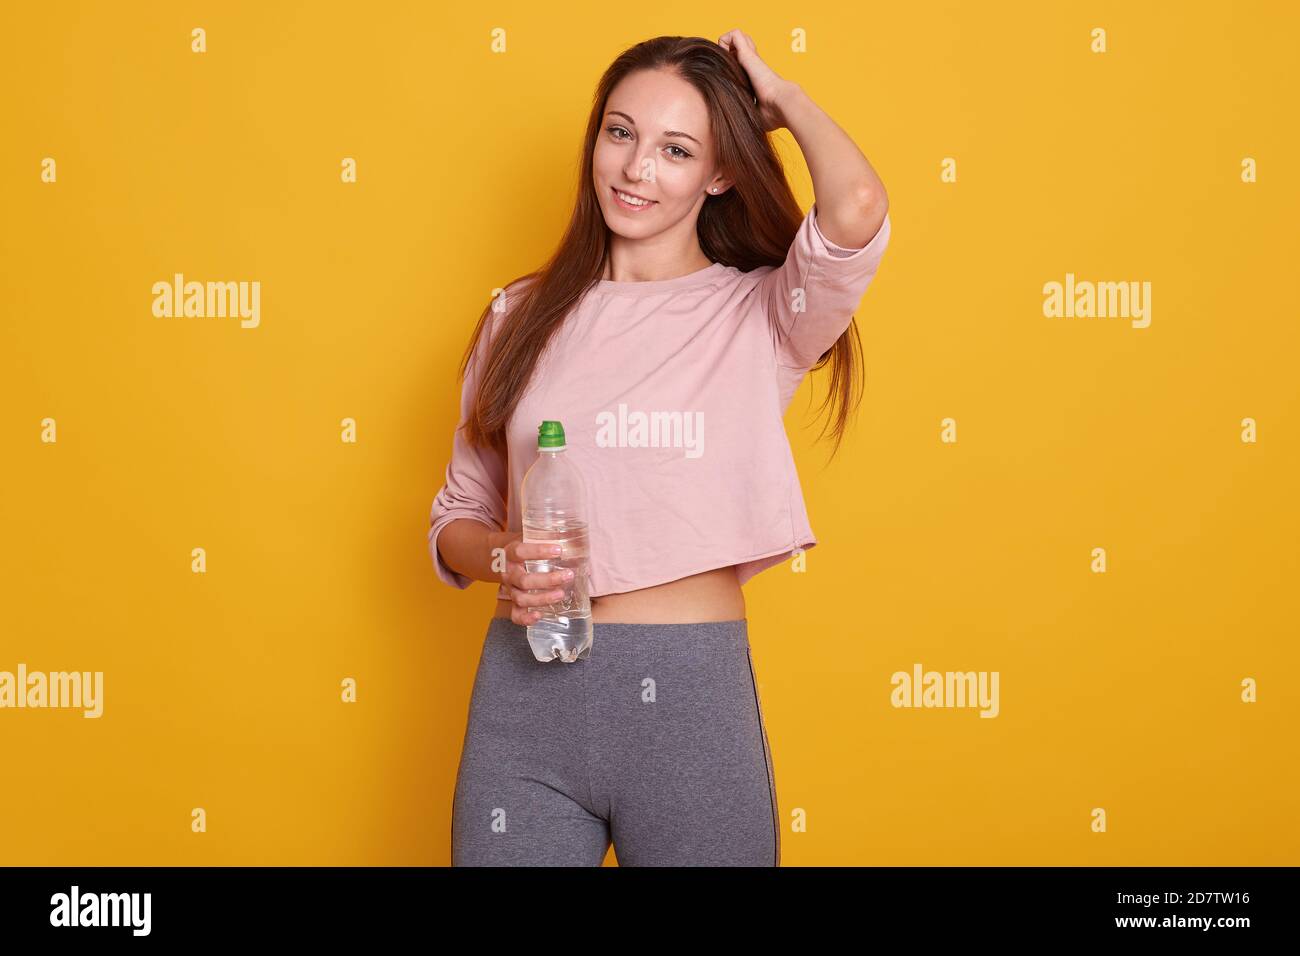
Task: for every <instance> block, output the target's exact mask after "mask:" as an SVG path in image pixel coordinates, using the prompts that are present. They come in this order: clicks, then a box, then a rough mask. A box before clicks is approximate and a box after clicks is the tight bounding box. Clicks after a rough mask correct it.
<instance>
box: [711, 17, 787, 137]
mask: <svg viewBox="0 0 1300 956" xmlns="http://www.w3.org/2000/svg"><path fill="white" fill-rule="evenodd" d="M718 45H719V46H721V47H722V48H723V49H724V50H730V51H731V52H732V53H734V54H735V56H736V59H737V60H739V61H740V66H741V68H742V69H743V70H744V71H745V73H746V75H748V76H749V84H750V86H752V87H753V88H754V96H755V100H756V102H757V105H758V108H759V112H760V113H761V114H762V116H763V128H764V129H765V130H766V131H767V132H769V133H770V132H771V131H772V130H774V129H780V128H781V127H783V126H785V125H786V124H785V116H784V115H783V114H782V112H781V100H782V98H783V96H784V94H785V93H787V92H788V91H789V90H790V89H791V88H793V87H794V86H795V85H796V84H795V83H793V82H792V81H790V80H786V79H782V78H781V77H780V76H777V74H776V71H775V70H773V69H772V68H771V67H770V66H768V65H767V64H766V63H764V62H763V60H762V58H761V57H760V56H759V55H758V48H757V47H755V46H754V41H753V39H752V38H751V37H750V36H749V34H747V33H742V32H741V31H740V30H728V31H727V32H726V33H724V34H723V35H722V36H721V37H719V38H718Z"/></svg>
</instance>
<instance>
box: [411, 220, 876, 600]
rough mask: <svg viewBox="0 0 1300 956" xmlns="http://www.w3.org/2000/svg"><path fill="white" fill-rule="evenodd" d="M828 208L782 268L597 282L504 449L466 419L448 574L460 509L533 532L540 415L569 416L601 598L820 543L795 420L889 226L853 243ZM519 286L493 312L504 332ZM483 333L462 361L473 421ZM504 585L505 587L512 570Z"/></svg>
mask: <svg viewBox="0 0 1300 956" xmlns="http://www.w3.org/2000/svg"><path fill="white" fill-rule="evenodd" d="M816 209H817V207H816V204H814V205H813V207H812V208H811V209H809V211H808V213H807V215H806V216H805V217H804V220H803V222H802V224H801V225H800V227H799V232H798V233H797V235H796V236H795V239H794V242H793V243H792V244H791V247H790V251H789V253H788V255H787V256H786V259H785V262H784V263H783V264H782V265H781V266H779V267H775V268H774V267H772V266H762V267H760V268H757V269H753V270H751V271H750V272H742V271H740V270H739V269H737V268H736V267H734V266H724V265H722V264H721V263H717V262H715V263H713V264H712V265H710V266H708V267H707V268H704V269H701V270H699V271H697V272H693V273H690V274H689V275H684V276H678V277H676V278H672V279H660V280H652V281H648V282H615V281H611V280H608V279H602V280H598V281H597V282H596V284H595V285H593V286H592V288H591V289H590V290H589V291H588V292H587V293H586V294H585V295H584V296H583V297H582V298H581V299H580V300H579V302H578V304H577V305H576V306H575V307H574V309H573V311H571V312H570V313H569V315H567V316H566V317H565V320H564V322H563V323H562V324H561V325H560V328H559V329H558V330H557V331H556V332H555V335H554V337H553V338H552V339H551V340H550V342H549V343H548V344H547V347H546V349H545V350H544V351H543V353H542V355H541V357H540V358H539V359H538V366H537V369H536V371H535V373H534V375H533V377H532V379H531V381H530V382H529V384H528V386H527V387H526V389H525V392H524V395H523V397H522V398H521V399H520V400H519V403H518V405H517V406H516V408H515V411H514V414H513V416H512V417H511V419H510V422H509V424H508V426H507V429H506V438H507V446H508V455H507V457H508V459H509V460H508V462H505V461H502V459H501V456H500V455H499V454H497V453H496V452H492V451H486V450H484V449H481V448H477V447H474V446H471V445H470V444H469V443H468V442H467V441H466V440H465V438H464V435H463V432H462V431H461V429H460V428H459V427H458V428H457V430H456V432H455V435H454V437H453V440H452V450H451V461H450V462H449V463H448V465H447V472H446V483H445V484H444V485H443V487H442V489H441V490H440V491H439V492H438V494H437V497H436V498H435V499H434V502H433V509H432V512H431V514H430V521H429V533H428V539H429V549H430V551H431V552H432V556H433V563H434V567H435V569H436V570H437V574H438V577H439V578H440V579H441V580H442V581H444V582H446V583H447V584H449V585H451V586H453V587H457V588H465V587H468V586H469V584H470V582H471V581H472V580H473V579H472V578H468V577H466V576H464V575H462V574H458V573H456V572H455V571H453V570H452V569H451V568H449V567H448V566H447V564H446V563H445V562H444V561H443V559H442V556H441V555H440V554H439V553H438V534H439V532H440V531H441V530H442V529H443V528H444V527H446V526H447V524H448V523H450V522H451V521H454V520H455V519H457V518H472V519H474V520H475V521H480V522H482V523H483V524H485V525H488V526H489V527H491V528H492V529H493V530H502V529H503V528H506V527H508V529H509V530H511V531H515V532H520V531H521V530H522V527H523V525H522V521H521V512H520V503H519V487H520V484H521V482H522V481H523V477H524V472H526V471H527V470H528V467H529V466H530V465H531V464H532V463H533V461H534V460H536V458H537V426H538V425H539V424H541V422H542V421H543V420H545V419H554V420H556V421H559V422H561V423H563V425H564V433H565V439H566V442H567V446H568V448H567V450H566V451H565V452H564V454H565V455H566V456H567V457H568V458H569V460H570V461H571V462H572V463H573V464H574V465H575V466H576V467H577V468H578V469H580V470H581V472H582V477H583V481H584V483H585V485H586V489H587V520H588V525H589V529H588V533H589V536H590V537H589V546H590V587H591V591H590V593H591V596H592V597H599V596H601V595H603V594H617V593H619V592H623V591H633V590H636V589H638V588H645V587H651V586H653V585H656V584H663V583H665V582H668V581H675V580H677V579H678V578H683V577H687V576H689V575H692V574H698V573H700V572H702V571H708V570H712V569H714V568H720V567H729V566H731V565H738V567H737V569H736V571H737V577H738V579H739V581H740V583H741V584H744V583H745V582H746V581H747V580H749V579H750V578H752V577H753V576H754V575H755V574H757V573H758V572H760V571H763V570H765V569H766V568H770V567H772V566H773V565H776V564H779V563H781V562H782V561H784V560H786V559H787V558H788V557H790V555H791V554H792V553H794V552H795V551H796V549H800V548H802V549H804V550H807V549H809V548H811V547H813V546H814V545H815V544H816V543H817V539H816V538H815V537H813V533H812V529H811V527H810V525H809V522H808V514H807V511H806V510H805V507H804V501H803V491H802V488H801V487H800V485H799V476H798V474H797V473H796V471H795V463H794V457H793V455H792V454H791V451H790V442H789V439H788V437H787V436H786V432H785V424H784V421H783V416H784V414H785V410H786V408H787V407H788V406H789V404H790V401H791V399H793V397H794V393H795V391H796V390H797V389H798V387H799V384H800V382H802V381H803V378H804V376H805V375H807V373H808V370H809V369H810V368H811V367H812V366H813V365H814V364H815V363H816V362H817V359H818V358H819V357H820V356H821V354H822V353H823V352H825V351H826V350H827V349H829V348H830V347H831V346H832V345H833V344H834V343H835V340H836V339H838V338H839V337H840V335H841V334H842V333H843V332H844V330H845V329H847V328H848V325H849V321H850V319H851V317H852V315H853V313H854V311H855V310H856V309H857V307H858V304H859V302H860V300H861V299H862V295H863V293H864V292H866V289H867V286H868V285H869V284H870V283H871V280H872V278H873V277H874V276H875V274H876V269H877V267H878V266H879V265H880V260H881V257H882V256H883V255H884V252H885V247H886V246H887V245H888V243H889V234H890V222H889V215H888V213H886V215H885V218H884V221H883V222H882V223H881V226H880V229H879V230H878V231H877V233H876V235H875V237H874V238H873V239H872V240H871V242H869V243H868V244H867V245H866V246H865V247H864V248H862V249H844V248H841V247H840V246H837V245H835V244H833V243H831V242H830V241H829V240H827V239H826V237H825V236H823V235H822V233H821V230H820V228H818V225H817V217H816ZM518 287H519V283H518V282H516V283H511V285H510V286H508V287H507V288H506V289H505V290H504V292H503V293H502V296H503V298H504V302H503V303H502V305H503V306H504V308H503V309H502V311H501V312H494V313H492V314H491V315H490V332H491V334H492V335H495V334H496V333H497V331H498V329H500V328H501V323H502V321H503V320H504V319H505V317H506V314H507V313H508V312H509V309H510V308H511V305H512V295H513V294H514V293H515V292H517V291H518ZM798 290H802V302H800V300H799V299H798V298H796V293H797V291H798ZM800 305H802V309H801V310H800V309H799V306H800ZM769 317H770V318H769ZM487 344H488V343H487V342H486V341H485V340H481V341H480V342H479V343H478V345H477V346H476V349H475V352H474V354H473V355H472V357H471V361H470V363H469V365H468V366H467V369H466V375H465V381H464V384H463V386H462V392H461V419H460V420H461V423H462V424H463V423H464V422H465V420H466V417H467V416H468V414H469V411H470V409H471V408H472V404H473V397H474V395H475V390H476V389H477V387H478V375H477V370H478V363H479V362H480V361H482V360H483V357H484V356H485V355H486V349H487ZM507 520H508V521H509V524H508V526H507V525H505V522H506V521H507ZM497 596H498V597H501V598H508V597H509V595H508V594H507V593H506V588H505V585H504V584H502V585H501V586H500V587H499V588H498V590H497Z"/></svg>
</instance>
